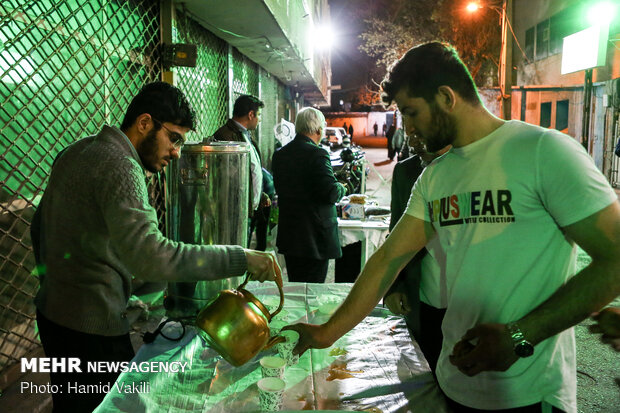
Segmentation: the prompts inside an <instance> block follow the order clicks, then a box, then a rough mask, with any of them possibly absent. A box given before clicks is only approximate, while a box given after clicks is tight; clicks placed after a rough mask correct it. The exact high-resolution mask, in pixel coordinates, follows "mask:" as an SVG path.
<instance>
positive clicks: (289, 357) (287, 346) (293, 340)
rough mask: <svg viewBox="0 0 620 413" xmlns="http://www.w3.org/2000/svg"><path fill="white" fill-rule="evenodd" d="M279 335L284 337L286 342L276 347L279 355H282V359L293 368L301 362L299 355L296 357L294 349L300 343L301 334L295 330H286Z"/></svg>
mask: <svg viewBox="0 0 620 413" xmlns="http://www.w3.org/2000/svg"><path fill="white" fill-rule="evenodd" d="M279 335H280V336H282V337H284V338H285V339H286V341H284V342H282V343H278V344H277V345H276V349H277V350H278V354H279V355H280V357H282V358H283V359H284V360H286V364H287V365H289V366H292V365H293V364H297V362H298V361H299V355H298V354H295V355H294V354H293V349H294V348H295V346H296V345H297V342H298V341H299V333H298V332H297V331H295V330H284V331H280V334H279Z"/></svg>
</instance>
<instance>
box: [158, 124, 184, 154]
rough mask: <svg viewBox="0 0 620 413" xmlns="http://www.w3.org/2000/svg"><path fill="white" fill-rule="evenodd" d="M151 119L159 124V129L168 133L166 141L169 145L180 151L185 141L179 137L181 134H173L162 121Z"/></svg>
mask: <svg viewBox="0 0 620 413" xmlns="http://www.w3.org/2000/svg"><path fill="white" fill-rule="evenodd" d="M151 119H153V120H154V121H155V122H157V123H159V124H160V125H161V127H162V128H164V129H165V130H166V132H168V139H169V140H170V143H171V144H172V146H174V149H181V147H182V146H183V145H184V144H185V139H184V138H183V136H181V134H180V133H178V132H174V131H171V130H170V129H168V128H167V127H166V126H165V125H164V123H163V122H162V121H160V120H157V119H155V118H154V117H152V116H151Z"/></svg>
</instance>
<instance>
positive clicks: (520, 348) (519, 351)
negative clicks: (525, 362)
mask: <svg viewBox="0 0 620 413" xmlns="http://www.w3.org/2000/svg"><path fill="white" fill-rule="evenodd" d="M506 328H507V329H508V332H509V333H510V338H512V343H513V345H514V347H513V349H514V351H515V354H516V355H517V356H519V357H529V356H531V355H532V354H534V346H533V345H532V343H530V342H529V341H527V340H526V339H525V336H524V335H523V332H522V331H521V329H520V328H519V326H518V325H517V323H510V324H507V325H506Z"/></svg>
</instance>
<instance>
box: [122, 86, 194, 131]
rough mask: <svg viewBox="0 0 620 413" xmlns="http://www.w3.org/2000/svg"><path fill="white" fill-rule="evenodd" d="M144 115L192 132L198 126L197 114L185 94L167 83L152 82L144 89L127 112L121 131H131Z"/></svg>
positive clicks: (132, 101)
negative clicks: (196, 123) (146, 114)
mask: <svg viewBox="0 0 620 413" xmlns="http://www.w3.org/2000/svg"><path fill="white" fill-rule="evenodd" d="M143 113H148V114H150V115H151V116H152V117H154V118H155V119H157V120H158V121H160V122H170V123H173V124H175V125H178V126H183V127H186V128H190V129H191V130H194V128H195V126H196V125H195V120H196V114H195V113H194V111H193V110H192V108H191V107H190V105H189V102H188V101H187V98H186V97H185V95H184V94H183V92H181V90H179V88H177V87H174V86H172V85H171V84H169V83H166V82H152V83H148V84H146V85H144V86H143V87H142V89H141V90H140V92H138V94H137V95H136V96H134V98H133V99H132V100H131V103H130V104H129V107H128V108H127V112H125V118H124V119H123V123H122V124H121V130H123V131H125V130H127V129H129V128H130V127H131V125H133V123H134V122H135V121H136V119H137V118H138V116H140V115H141V114H143ZM155 123H156V129H159V128H160V127H161V125H158V124H157V122H155Z"/></svg>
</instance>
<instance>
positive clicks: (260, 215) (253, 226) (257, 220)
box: [248, 207, 271, 251]
mask: <svg viewBox="0 0 620 413" xmlns="http://www.w3.org/2000/svg"><path fill="white" fill-rule="evenodd" d="M270 214H271V207H263V208H258V209H257V210H256V212H255V213H254V216H253V217H252V218H251V219H250V235H249V238H248V247H249V246H250V241H252V233H253V232H254V231H256V249H257V250H258V251H265V250H266V249H267V229H268V226H269V215H270Z"/></svg>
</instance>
